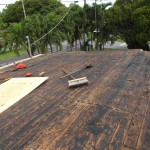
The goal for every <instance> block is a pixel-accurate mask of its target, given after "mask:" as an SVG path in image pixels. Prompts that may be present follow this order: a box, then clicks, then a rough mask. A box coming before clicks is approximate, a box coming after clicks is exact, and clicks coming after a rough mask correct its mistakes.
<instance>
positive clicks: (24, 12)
mask: <svg viewBox="0 0 150 150" xmlns="http://www.w3.org/2000/svg"><path fill="white" fill-rule="evenodd" d="M22 8H23V13H24V18H25V19H26V17H27V15H26V11H25V7H24V2H23V0H22Z"/></svg>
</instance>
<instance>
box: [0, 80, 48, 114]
mask: <svg viewBox="0 0 150 150" xmlns="http://www.w3.org/2000/svg"><path fill="white" fill-rule="evenodd" d="M47 79H48V77H30V78H12V79H10V80H9V81H7V82H5V83H3V84H1V85H0V113H2V112H3V111H5V110H6V109H7V108H9V107H10V106H12V105H13V104H15V103H16V102H18V101H19V100H21V99H22V98H23V97H24V96H26V95H27V94H29V93H30V92H31V91H33V90H34V89H35V88H36V87H38V86H39V85H40V84H42V83H43V82H44V81H45V80H47Z"/></svg>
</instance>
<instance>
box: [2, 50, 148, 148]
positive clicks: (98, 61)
mask: <svg viewBox="0 0 150 150" xmlns="http://www.w3.org/2000/svg"><path fill="white" fill-rule="evenodd" d="M87 64H92V65H93V67H92V68H91V69H85V70H82V71H79V72H77V73H75V74H74V76H75V78H81V77H87V79H88V80H89V85H88V86H82V87H77V88H73V89H69V88H68V80H69V79H67V78H64V79H60V77H61V76H63V75H64V74H63V72H62V68H64V69H65V70H66V71H67V72H69V71H71V70H73V69H76V68H79V67H80V66H82V65H87ZM27 65H32V67H30V68H26V69H24V70H18V71H16V72H9V73H7V74H2V75H3V76H5V75H8V76H12V77H21V76H23V75H24V74H25V72H29V71H30V72H31V70H32V72H33V75H34V76H37V75H38V74H39V73H40V72H42V71H44V72H46V76H49V80H48V81H47V82H45V83H44V84H42V85H41V86H40V87H38V88H36V89H35V90H34V91H33V92H31V93H30V94H28V95H27V96H25V97H24V98H23V99H22V100H21V101H19V102H17V103H16V104H14V105H13V106H12V107H10V108H9V109H7V110H6V111H4V112H2V113H1V114H0V149H1V150H8V149H9V150H20V149H24V150H59V149H61V150H70V149H71V150H82V149H84V150H149V148H150V53H149V52H141V51H140V50H128V51H115V52H76V53H60V54H55V55H50V54H48V55H45V56H41V57H38V58H37V59H34V61H33V60H30V61H28V64H27Z"/></svg>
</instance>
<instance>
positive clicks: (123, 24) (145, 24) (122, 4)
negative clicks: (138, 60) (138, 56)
mask: <svg viewBox="0 0 150 150" xmlns="http://www.w3.org/2000/svg"><path fill="white" fill-rule="evenodd" d="M109 15H110V16H109V18H110V20H109V21H110V23H111V25H113V26H114V31H115V32H116V33H117V35H119V36H121V37H122V38H123V39H125V41H126V43H127V44H128V48H142V49H144V50H149V47H148V44H147V42H148V41H149V40H150V30H149V25H150V3H148V1H147V0H137V1H132V0H127V1H124V0H118V1H117V2H116V3H115V5H114V7H113V8H112V9H111V10H110V14H109ZM111 18H113V19H111Z"/></svg>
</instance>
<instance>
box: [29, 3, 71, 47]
mask: <svg viewBox="0 0 150 150" xmlns="http://www.w3.org/2000/svg"><path fill="white" fill-rule="evenodd" d="M72 6H73V5H71V6H70V8H69V9H68V11H67V12H66V14H65V15H64V16H63V17H62V19H61V20H60V21H59V22H58V23H57V24H56V25H55V26H54V28H52V29H51V30H49V31H48V32H47V33H46V34H44V35H43V36H42V37H41V38H39V39H38V40H36V41H34V42H33V43H32V44H31V46H32V45H34V44H35V43H37V42H38V41H40V40H41V39H43V38H44V37H45V36H47V35H48V34H49V33H51V32H52V31H53V30H54V29H55V28H56V27H57V26H58V25H59V24H60V23H61V22H62V21H63V20H64V18H65V17H66V16H67V15H68V13H69V12H70V10H71V8H72Z"/></svg>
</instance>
